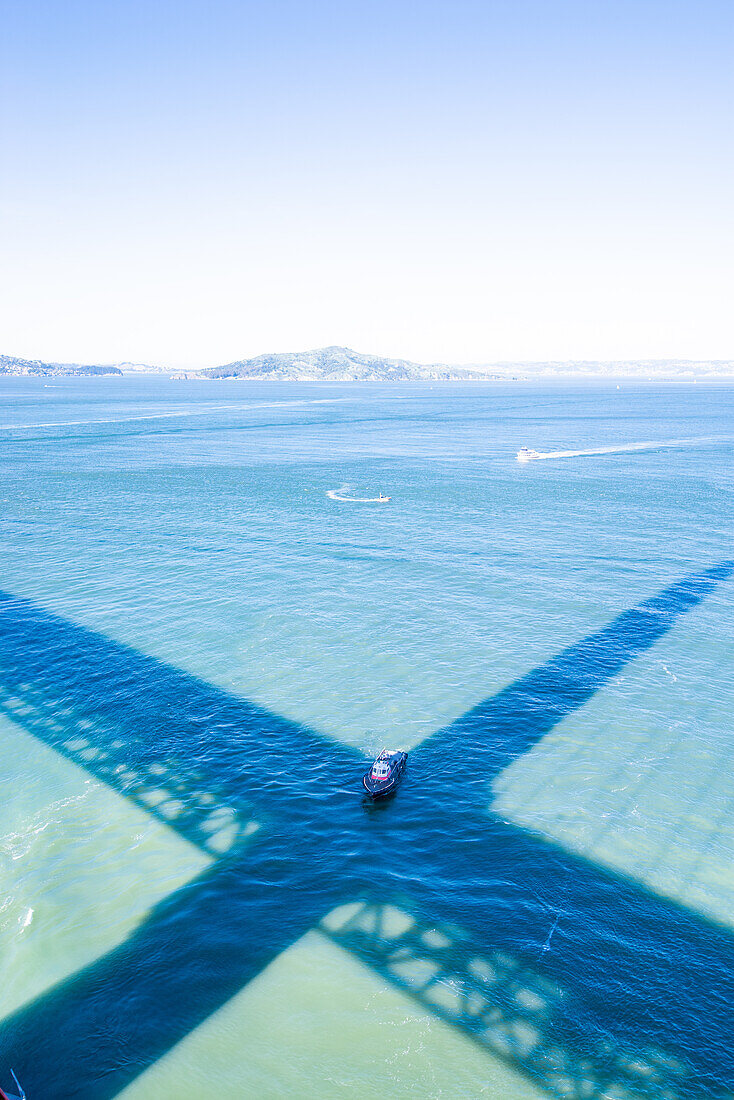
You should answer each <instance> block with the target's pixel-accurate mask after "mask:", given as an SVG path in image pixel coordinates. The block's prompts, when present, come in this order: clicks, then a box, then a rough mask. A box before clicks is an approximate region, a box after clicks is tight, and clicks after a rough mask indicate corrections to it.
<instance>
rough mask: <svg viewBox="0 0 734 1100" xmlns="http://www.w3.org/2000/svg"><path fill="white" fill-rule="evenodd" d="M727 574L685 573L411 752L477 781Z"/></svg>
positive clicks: (578, 703)
mask: <svg viewBox="0 0 734 1100" xmlns="http://www.w3.org/2000/svg"><path fill="white" fill-rule="evenodd" d="M732 573H734V562H730V561H726V562H721V563H719V564H717V565H714V566H711V567H710V568H709V569H705V570H702V571H701V572H700V573H694V574H691V575H690V576H688V577H685V578H683V579H682V580H681V581H678V582H677V583H675V584H672V585H670V586H669V587H668V588H665V589H664V590H663V591H662V592H659V593H658V594H657V595H656V596H653V597H651V598H650V599H648V600H645V601H644V602H643V603H641V604H639V605H638V606H637V607H634V608H631V609H630V610H628V611H624V612H623V613H622V614H621V615H619V616H618V617H617V618H616V619H614V620H613V622H611V623H609V624H608V625H607V626H605V627H604V628H603V629H602V630H599V631H597V632H596V633H594V634H591V635H589V636H588V637H587V638H584V639H583V640H582V641H580V642H578V643H577V644H575V645H572V646H569V648H568V649H565V650H563V652H562V653H560V654H558V655H557V656H556V657H553V658H552V659H551V660H550V661H547V662H546V663H545V664H543V665H540V666H539V667H538V668H535V669H533V671H532V672H529V673H528V674H527V675H526V676H523V677H522V678H521V679H520V680H517V681H516V682H515V683H513V684H511V685H510V686H509V687H507V688H505V689H504V690H503V691H500V692H499V693H498V694H497V695H495V696H493V697H492V698H491V699H487V700H485V701H484V702H482V703H480V704H479V705H478V706H476V707H474V708H473V709H472V710H470V711H468V712H467V713H466V714H465V715H463V716H462V717H461V718H459V719H458V720H457V721H455V722H453V723H451V724H450V725H448V726H445V727H443V728H442V729H439V730H437V731H436V733H434V734H432V735H431V737H429V738H427V739H426V740H425V741H423V742H422V744H421V745H420V746H419V748H418V749H417V750H416V751H415V752H414V753H413V754H412V755H411V763H412V765H413V767H417V766H420V768H421V769H422V770H423V771H424V772H425V773H426V776H427V777H428V778H427V781H428V782H431V779H430V777H431V776H433V775H435V774H437V773H439V772H441V771H442V769H443V768H444V767H445V764H446V761H447V760H448V759H450V760H451V772H452V775H455V776H456V777H457V781H458V782H460V783H462V784H469V785H470V786H474V787H475V786H476V785H477V784H481V785H483V786H484V787H486V786H487V785H488V783H489V782H490V781H491V780H492V779H493V778H494V776H495V775H497V773H498V772H500V771H502V769H503V768H505V767H507V765H508V764H511V763H512V762H513V761H514V760H516V759H517V758H518V757H519V756H521V755H522V754H523V753H525V752H527V751H528V749H531V748H532V747H533V745H535V744H537V742H538V741H540V740H541V738H543V737H544V736H545V735H546V733H549V732H550V730H551V729H553V727H554V726H555V725H556V724H557V723H558V722H560V721H561V720H562V719H563V718H565V717H566V716H567V715H568V714H570V713H571V712H572V711H574V710H577V709H578V708H579V707H582V706H583V705H584V704H585V703H587V702H588V701H589V700H590V699H591V698H592V696H593V695H594V694H595V693H596V692H597V691H598V690H599V689H600V688H601V687H603V686H604V685H605V684H607V683H608V682H609V681H610V680H611V679H612V678H613V677H614V676H617V675H618V674H619V673H620V672H621V670H622V669H623V668H624V667H625V665H626V664H628V663H629V662H630V661H632V660H634V659H635V657H638V656H640V655H641V654H642V653H645V652H646V651H647V650H649V649H651V648H652V646H654V645H655V643H656V642H658V641H659V640H660V639H661V638H662V637H663V636H664V635H665V634H666V633H667V632H668V631H669V630H670V629H671V628H672V626H673V625H674V624H675V622H676V621H677V620H678V619H679V618H680V616H681V615H684V614H686V613H687V612H690V611H692V610H693V609H694V608H695V607H697V606H698V604H700V603H701V601H702V600H704V599H705V598H706V596H708V595H710V594H711V592H713V591H714V589H715V588H716V587H717V585H718V584H720V583H721V582H722V581H725V580H727V579H728V578H729V577H731V576H732Z"/></svg>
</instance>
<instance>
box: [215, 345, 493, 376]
mask: <svg viewBox="0 0 734 1100" xmlns="http://www.w3.org/2000/svg"><path fill="white" fill-rule="evenodd" d="M201 374H202V375H203V376H204V377H205V378H251V379H263V380H266V381H275V380H287V381H298V382H410V381H413V380H417V379H423V380H430V379H434V380H451V379H462V380H463V379H471V378H487V377H496V375H490V374H489V372H488V369H487V368H484V369H481V368H477V369H475V368H471V367H468V368H467V367H450V366H446V365H445V364H442V363H437V364H431V365H425V364H422V363H411V362H409V360H407V359H385V358H383V357H382V356H379V355H362V354H361V353H360V352H358V351H352V350H351V348H340V347H328V348H316V350H314V351H288V352H281V353H280V354H270V355H257V356H255V358H254V359H240V360H238V361H237V362H236V363H227V364H226V365H225V366H223V367H213V368H211V369H210V370H204V371H202V372H201Z"/></svg>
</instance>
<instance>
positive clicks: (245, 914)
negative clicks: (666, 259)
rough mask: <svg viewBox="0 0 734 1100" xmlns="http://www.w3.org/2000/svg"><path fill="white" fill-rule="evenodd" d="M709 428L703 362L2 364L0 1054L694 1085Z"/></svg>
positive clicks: (707, 693)
mask: <svg viewBox="0 0 734 1100" xmlns="http://www.w3.org/2000/svg"><path fill="white" fill-rule="evenodd" d="M521 446H527V447H530V448H533V449H534V450H535V451H537V452H539V454H540V458H539V459H535V460H533V461H529V462H526V463H520V462H518V461H517V458H516V453H517V451H518V450H519V448H520V447H521ZM588 452H596V453H588ZM733 454H734V387H730V386H717V385H706V386H703V385H697V386H696V385H669V386H664V385H658V384H652V383H649V384H632V383H630V382H627V381H624V382H620V383H619V385H617V384H616V383H605V384H603V385H602V384H592V383H589V384H586V385H583V386H581V385H576V386H571V385H570V384H566V383H556V384H547V385H544V386H539V385H534V384H530V383H484V384H454V385H448V384H435V385H432V386H431V385H428V384H421V385H412V386H408V385H404V386H403V385H391V386H381V385H377V384H359V385H356V384H338V385H337V384H333V385H327V384H315V383H308V384H307V383H303V384H295V383H294V384H290V383H279V384H268V383H245V382H237V381H230V382H198V381H172V380H169V379H168V378H165V377H140V378H122V379H119V378H96V379H64V378H14V379H3V380H0V567H1V580H0V590H2V594H1V595H0V776H1V777H2V792H3V797H2V806H3V813H2V815H1V816H0V875H1V876H2V887H1V888H0V967H1V969H2V988H3V992H2V1001H1V1003H0V1016H1V1017H2V1023H1V1024H0V1085H2V1086H4V1087H6V1088H7V1087H8V1086H9V1085H10V1078H9V1068H10V1066H11V1065H12V1066H14V1067H15V1069H16V1072H17V1073H18V1075H19V1077H20V1079H21V1081H22V1082H23V1083H24V1085H25V1087H26V1090H27V1092H28V1096H29V1100H34V1097H38V1098H40V1097H43V1098H44V1100H47V1098H49V1097H56V1096H62V1095H63V1096H74V1095H78V1096H81V1097H93V1098H95V1100H98V1098H102V1097H108V1096H109V1097H111V1096H118V1095H119V1096H124V1097H126V1098H129V1100H148V1098H156V1097H169V1096H170V1097H176V1096H183V1095H192V1096H197V1095H201V1096H204V1095H209V1094H213V1093H215V1094H217V1095H221V1096H225V1097H267V1098H269V1097H273V1098H275V1097H282V1096H297V1097H303V1098H307V1097H309V1098H310V1097H314V1098H331V1097H342V1096H352V1095H353V1096H359V1097H378V1096H381V1097H384V1096H388V1097H448V1098H453V1097H457V1098H458V1097H467V1098H473V1097H479V1096H490V1097H508V1098H512V1097H518V1098H519V1097H540V1096H549V1095H550V1096H557V1097H566V1096H573V1097H585V1096H589V1097H592V1096H593V1097H597V1096H604V1097H610V1098H623V1097H641V1096H645V1097H674V1098H677V1097H684V1096H722V1097H723V1096H730V1095H734V1058H733V1056H732V1053H731V1049H730V1048H731V1042H730V1040H731V1034H732V1032H731V1026H732V1016H731V1003H732V1001H731V997H732V993H733V992H734V991H733V989H732V985H733V984H734V977H733V973H734V972H733V969H732V962H733V961H734V870H733V867H734V863H733V857H734V778H733V777H734V767H733V766H732V764H733V760H732V757H733V755H734V742H733V741H732V721H731V716H732V712H733V710H734V688H733V687H732V672H733V671H734V639H733V638H732V629H731V624H732V622H734V614H733V611H734V575H733V574H732V566H731V561H732V558H734V552H733V551H732V544H731V542H732V540H731V536H732V488H733V487H734V464H733V463H732V456H733ZM381 497H389V498H390V499H389V500H383V499H380V498H381ZM383 747H389V748H396V749H403V750H405V751H408V752H409V753H410V756H409V765H408V770H407V773H406V777H405V780H404V782H403V784H402V787H401V789H400V791H399V792H398V794H397V795H396V797H395V798H394V799H392V800H390V801H389V802H386V803H385V804H384V805H378V806H372V805H368V804H367V803H366V801H365V799H364V798H363V792H362V789H361V776H362V773H363V771H364V768H365V767H366V766H367V763H368V761H369V759H370V757H373V756H374V755H375V754H376V753H377V752H378V751H379V750H380V749H381V748H383Z"/></svg>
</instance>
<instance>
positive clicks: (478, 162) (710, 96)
mask: <svg viewBox="0 0 734 1100" xmlns="http://www.w3.org/2000/svg"><path fill="white" fill-rule="evenodd" d="M733 47H734V5H733V4H732V3H730V2H729V0H727V2H707V0H701V2H698V3H694V2H687V3H680V2H676V0H666V2H665V3H663V2H657V0H655V2H652V0H650V2H646V0H636V2H629V3H628V2H625V0H616V2H612V0H609V2H597V0H585V2H566V3H559V2H555V0H540V2H536V0H529V2H524V0H508V2H496V0H486V2H484V3H475V2H462V0H454V2H452V3H434V2H417V3H407V2H405V0H391V2H390V3H384V2H382V0H378V2H374V3H364V2H359V0H358V2H349V0H343V2H341V3H331V2H325V0H315V2H311V3H309V2H306V0H302V2H298V3H296V2H290V0H286V2H282V0H268V2H258V3H249V2H247V0H240V2H231V0H212V2H209V3H203V2H201V3H191V2H186V0H184V2H181V0H176V2H172V0H146V2H145V3H142V2H137V0H135V2H126V0H119V2H116V3H110V2H107V0H94V2H92V0H47V2H45V3H43V2H39V0H4V2H3V7H2V32H1V33H0V103H1V106H0V112H1V113H2V119H1V124H2V135H1V138H2V145H1V152H0V156H2V160H3V165H2V173H1V178H0V217H1V219H2V220H1V224H0V231H1V234H2V263H1V264H0V352H5V353H9V354H15V355H23V356H28V357H44V358H57V359H58V358H63V359H75V360H81V361H114V360H120V359H144V360H147V361H155V362H163V363H166V364H175V365H205V364H206V365H211V364H214V363H220V362H225V361H228V360H231V359H234V358H240V357H242V356H248V355H255V354H257V353H259V352H262V351H277V350H295V349H301V348H307V347H315V346H320V345H323V344H331V343H344V344H348V345H349V346H352V347H355V348H357V349H359V350H364V351H372V352H379V353H384V354H388V355H390V354H392V355H400V356H406V357H409V358H414V359H418V360H424V361H430V360H434V361H438V360H443V361H452V362H460V361H463V362H472V361H473V362H480V361H481V362H488V361H492V360H498V359H514V360H522V359H547V358H637V357H657V358H669V357H681V358H730V357H734V339H733V337H734V326H733V324H732V312H733V311H732V302H733V301H734V286H733V285H732V255H734V247H733V246H734V231H733V230H734V217H733V215H732V195H734V179H733V178H732V175H733V174H732V163H733V161H734V155H733V151H732V104H733V102H734V78H733V76H732V63H731V59H732V48H733Z"/></svg>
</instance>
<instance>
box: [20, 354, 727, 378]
mask: <svg viewBox="0 0 734 1100" xmlns="http://www.w3.org/2000/svg"><path fill="white" fill-rule="evenodd" d="M144 374H151V375H152V374H158V375H168V376H171V377H173V378H176V379H200V380H207V379H228V378H231V379H242V380H251V381H271V382H272V381H283V382H413V381H436V382H452V381H455V382H464V381H469V382H470V381H504V382H510V381H534V380H537V381H543V380H548V381H551V380H553V379H564V378H565V379H569V380H574V379H577V380H587V379H588V380H591V379H595V378H596V379H605V378H606V379H622V378H624V379H628V380H630V381H634V380H637V381H640V382H647V381H661V382H662V381H679V382H686V381H694V380H700V381H710V382H715V381H722V382H727V381H731V380H732V379H734V359H709V360H689V359H634V360H607V361H599V360H590V359H586V360H580V359H579V360H546V361H545V362H495V363H489V364H481V363H468V364H465V365H462V366H452V365H450V364H446V363H413V362H411V361H410V360H409V359H388V358H387V357H385V356H382V355H365V354H363V353H362V352H358V351H353V350H352V349H351V348H345V347H339V346H337V345H332V346H330V347H326V348H315V349H313V350H312V351H291V352H280V353H270V354H266V355H256V356H255V357H254V358H252V359H238V360H236V361H235V362H233V363H226V364H225V365H224V366H221V367H209V368H205V369H203V370H183V371H181V370H178V371H176V370H174V369H171V368H167V367H159V366H152V365H150V364H148V363H130V362H122V363H99V364H84V363H59V362H45V361H44V360H41V359H21V358H18V357H16V356H13V355H0V377H2V376H9V375H37V376H52V377H53V376H57V377H74V376H79V377H84V376H87V377H89V376H95V375H138V376H139V375H144Z"/></svg>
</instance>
